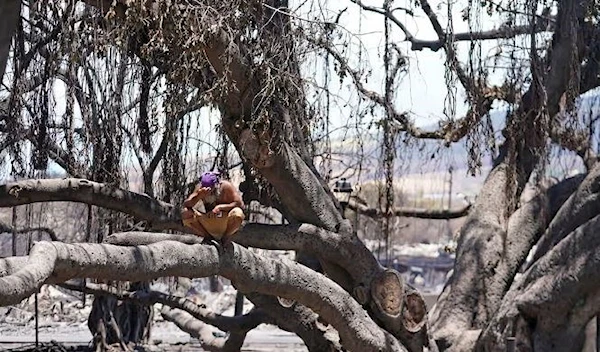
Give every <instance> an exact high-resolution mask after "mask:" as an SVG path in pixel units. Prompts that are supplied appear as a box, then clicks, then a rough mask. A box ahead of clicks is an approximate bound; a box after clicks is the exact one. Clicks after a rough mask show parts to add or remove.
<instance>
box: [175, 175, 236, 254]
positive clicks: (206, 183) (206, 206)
mask: <svg viewBox="0 0 600 352" xmlns="http://www.w3.org/2000/svg"><path fill="white" fill-rule="evenodd" d="M243 206H244V201H243V200H242V197H241V196H240V194H239V192H238V190H237V189H236V187H235V186H234V185H233V184H232V183H231V182H228V181H224V180H221V178H220V175H219V173H217V172H205V173H203V174H202V177H201V178H200V182H199V183H198V185H197V186H196V188H194V191H193V192H192V193H191V194H190V195H189V196H188V197H187V199H186V200H185V201H184V202H183V211H182V213H181V218H182V219H183V224H184V225H185V226H186V227H189V228H190V229H192V230H193V231H194V233H196V234H197V235H199V236H202V237H204V238H205V239H206V240H208V241H213V240H220V241H221V244H222V246H223V247H225V246H227V244H229V243H230V242H231V238H232V237H233V236H234V235H235V234H236V233H237V231H238V230H239V229H240V226H241V225H242V222H243V221H244V211H243V210H242V207H243Z"/></svg>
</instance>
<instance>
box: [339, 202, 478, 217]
mask: <svg viewBox="0 0 600 352" xmlns="http://www.w3.org/2000/svg"><path fill="white" fill-rule="evenodd" d="M346 204H347V205H348V209H352V210H354V211H356V212H358V213H359V214H361V215H365V216H368V217H372V218H385V217H388V216H401V217H407V218H419V219H434V220H447V219H458V218H462V217H465V216H467V215H468V214H469V210H470V209H471V204H468V205H467V206H465V207H463V208H461V209H456V210H450V209H424V208H406V207H402V208H393V209H390V212H389V213H386V212H385V211H383V210H381V209H377V208H371V207H369V206H366V205H364V204H360V203H358V202H356V201H354V200H352V199H351V200H350V201H349V202H347V203H346Z"/></svg>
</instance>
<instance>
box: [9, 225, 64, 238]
mask: <svg viewBox="0 0 600 352" xmlns="http://www.w3.org/2000/svg"><path fill="white" fill-rule="evenodd" d="M36 231H38V232H43V233H46V234H47V235H48V237H50V239H51V240H52V241H58V237H57V236H56V232H54V230H52V229H51V228H48V227H43V226H42V227H31V226H27V227H21V228H15V227H13V226H11V225H9V224H7V223H5V222H2V221H0V233H3V232H7V233H17V234H19V233H30V232H36Z"/></svg>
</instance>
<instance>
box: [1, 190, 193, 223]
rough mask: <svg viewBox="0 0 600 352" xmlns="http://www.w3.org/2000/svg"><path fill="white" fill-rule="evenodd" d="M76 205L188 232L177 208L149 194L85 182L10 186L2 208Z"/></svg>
mask: <svg viewBox="0 0 600 352" xmlns="http://www.w3.org/2000/svg"><path fill="white" fill-rule="evenodd" d="M55 201H72V202H81V203H87V204H92V205H96V206H101V207H104V208H107V209H112V210H117V211H121V212H124V213H127V214H130V215H132V216H133V217H135V218H137V219H142V220H146V221H148V222H149V224H150V225H151V227H154V228H156V229H165V228H168V229H175V230H180V231H182V232H187V230H186V229H185V228H184V226H183V224H181V214H180V212H179V211H178V210H177V208H176V207H174V206H172V205H170V204H167V203H164V202H161V201H159V200H156V199H154V198H151V197H149V196H147V195H145V194H139V193H135V192H130V191H126V190H123V189H119V188H117V187H114V186H112V185H108V184H103V183H98V182H92V181H88V180H85V179H74V178H68V179H44V180H23V181H16V182H9V183H7V184H5V185H2V186H0V207H14V206H17V205H23V204H30V203H38V202H55Z"/></svg>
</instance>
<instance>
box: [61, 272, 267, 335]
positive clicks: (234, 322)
mask: <svg viewBox="0 0 600 352" xmlns="http://www.w3.org/2000/svg"><path fill="white" fill-rule="evenodd" d="M59 286H61V287H64V288H67V289H69V290H73V291H78V292H83V293H87V294H93V295H103V296H104V295H108V296H113V297H115V298H117V299H118V300H120V301H127V300H131V301H136V302H140V303H142V304H145V305H152V304H156V303H160V304H163V305H167V306H169V307H171V308H177V309H181V310H184V311H186V312H188V313H189V314H190V315H192V316H193V317H194V318H196V319H198V320H200V321H202V322H204V323H206V324H210V325H212V326H215V327H217V328H218V329H219V330H221V331H248V330H251V329H254V328H255V327H257V326H258V325H259V324H261V323H263V322H264V319H265V315H264V313H263V312H262V311H260V310H256V309H255V310H252V311H250V312H249V313H248V314H244V315H240V316H235V317H228V316H224V315H221V314H217V313H215V312H212V311H211V310H209V309H207V308H206V306H205V305H204V304H202V305H198V304H196V303H194V302H192V301H190V300H189V299H187V298H183V297H178V296H173V295H169V294H166V293H162V292H158V291H135V292H123V291H122V290H119V289H117V288H116V287H113V286H109V285H103V284H90V283H88V284H86V286H80V285H73V284H69V283H63V284H59Z"/></svg>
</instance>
